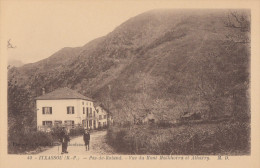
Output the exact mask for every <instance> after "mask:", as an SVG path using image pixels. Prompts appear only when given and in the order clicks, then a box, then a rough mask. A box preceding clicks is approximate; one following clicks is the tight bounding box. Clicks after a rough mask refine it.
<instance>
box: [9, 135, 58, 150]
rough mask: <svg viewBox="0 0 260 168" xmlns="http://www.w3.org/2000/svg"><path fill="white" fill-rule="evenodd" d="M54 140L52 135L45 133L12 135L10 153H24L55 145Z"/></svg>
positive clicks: (10, 137)
mask: <svg viewBox="0 0 260 168" xmlns="http://www.w3.org/2000/svg"><path fill="white" fill-rule="evenodd" d="M53 142H54V139H53V137H52V135H51V134H50V133H45V132H38V131H36V132H30V133H23V132H18V133H17V134H12V135H10V136H9V139H8V153H13V154H17V153H23V152H26V151H30V150H34V149H36V148H37V147H45V146H51V145H53Z"/></svg>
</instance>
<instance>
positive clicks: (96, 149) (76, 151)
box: [38, 131, 115, 155]
mask: <svg viewBox="0 0 260 168" xmlns="http://www.w3.org/2000/svg"><path fill="white" fill-rule="evenodd" d="M106 133H107V132H106V131H97V132H94V133H91V134H90V135H91V136H90V150H89V151H86V148H85V146H84V141H83V136H79V137H76V138H73V139H72V140H71V141H70V143H69V146H68V152H69V153H68V154H69V155H112V154H115V152H114V151H113V149H112V148H111V147H110V146H109V145H107V144H106V139H105V137H106ZM38 154H39V155H57V154H61V145H60V146H54V147H52V148H50V149H48V150H46V151H43V152H41V153H38Z"/></svg>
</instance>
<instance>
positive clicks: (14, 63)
mask: <svg viewBox="0 0 260 168" xmlns="http://www.w3.org/2000/svg"><path fill="white" fill-rule="evenodd" d="M23 65H24V63H23V62H22V61H20V60H8V66H11V67H21V66H23Z"/></svg>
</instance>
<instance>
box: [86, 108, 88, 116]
mask: <svg viewBox="0 0 260 168" xmlns="http://www.w3.org/2000/svg"><path fill="white" fill-rule="evenodd" d="M86 109H87V117H88V108H87V107H86Z"/></svg>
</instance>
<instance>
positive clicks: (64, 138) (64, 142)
mask: <svg viewBox="0 0 260 168" xmlns="http://www.w3.org/2000/svg"><path fill="white" fill-rule="evenodd" d="M83 140H84V142H85V147H86V150H89V141H90V133H89V131H88V130H87V129H85V130H84V133H83ZM60 142H61V146H62V152H61V154H64V153H69V152H68V150H67V149H68V143H69V142H70V137H69V133H68V131H67V129H66V127H62V131H61V134H60Z"/></svg>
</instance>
